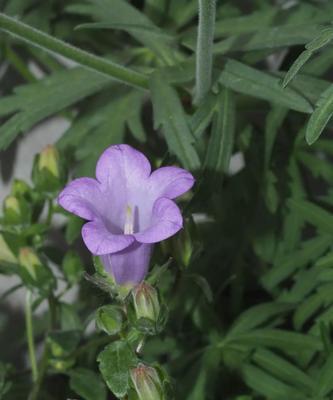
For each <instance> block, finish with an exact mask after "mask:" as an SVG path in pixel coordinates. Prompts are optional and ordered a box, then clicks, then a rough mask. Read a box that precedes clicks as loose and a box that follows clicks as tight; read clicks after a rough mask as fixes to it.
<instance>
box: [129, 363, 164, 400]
mask: <svg viewBox="0 0 333 400" xmlns="http://www.w3.org/2000/svg"><path fill="white" fill-rule="evenodd" d="M130 375H131V379H132V382H133V385H134V388H135V391H136V393H137V395H138V397H139V399H140V400H163V399H164V395H163V387H162V383H161V380H160V377H159V376H158V373H157V371H156V369H155V368H152V367H148V366H146V365H144V364H139V365H138V366H137V367H136V368H134V369H132V370H131V371H130Z"/></svg>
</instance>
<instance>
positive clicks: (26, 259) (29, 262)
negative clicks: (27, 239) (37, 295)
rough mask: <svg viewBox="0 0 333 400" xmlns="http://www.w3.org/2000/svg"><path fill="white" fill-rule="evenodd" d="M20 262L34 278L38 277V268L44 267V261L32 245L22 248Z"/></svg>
mask: <svg viewBox="0 0 333 400" xmlns="http://www.w3.org/2000/svg"><path fill="white" fill-rule="evenodd" d="M19 263H20V265H21V266H22V267H23V268H25V269H26V271H27V272H28V274H29V275H30V277H31V278H32V279H34V280H36V279H37V269H38V268H40V267H42V263H41V261H40V259H39V258H38V256H37V255H36V253H35V252H34V251H33V250H32V249H31V248H30V247H23V248H21V249H20V253H19Z"/></svg>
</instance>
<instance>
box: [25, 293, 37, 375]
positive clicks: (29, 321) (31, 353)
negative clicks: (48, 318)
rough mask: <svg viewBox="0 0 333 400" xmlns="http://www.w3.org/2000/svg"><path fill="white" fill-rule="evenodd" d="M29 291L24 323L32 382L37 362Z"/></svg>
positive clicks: (35, 373)
mask: <svg viewBox="0 0 333 400" xmlns="http://www.w3.org/2000/svg"><path fill="white" fill-rule="evenodd" d="M31 300H32V299H31V292H30V290H28V291H27V295H26V301H25V323H26V333H27V341H28V349H29V358H30V364H31V371H32V380H33V381H34V382H36V381H37V378H38V371H37V362H36V354H35V343H34V334H33V328H32V311H31Z"/></svg>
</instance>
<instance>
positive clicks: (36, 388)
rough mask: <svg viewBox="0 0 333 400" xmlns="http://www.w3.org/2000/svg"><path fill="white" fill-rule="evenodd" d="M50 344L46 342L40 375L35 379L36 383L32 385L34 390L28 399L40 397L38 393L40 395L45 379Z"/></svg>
mask: <svg viewBox="0 0 333 400" xmlns="http://www.w3.org/2000/svg"><path fill="white" fill-rule="evenodd" d="M48 352H49V349H48V346H47V344H45V348H44V352H43V355H42V358H41V360H40V363H39V375H38V378H37V380H36V381H35V384H34V385H33V387H32V390H31V392H30V394H29V397H28V400H37V399H38V395H39V391H40V388H41V385H42V382H43V379H44V375H45V373H46V370H47V364H48Z"/></svg>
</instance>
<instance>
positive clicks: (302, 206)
mask: <svg viewBox="0 0 333 400" xmlns="http://www.w3.org/2000/svg"><path fill="white" fill-rule="evenodd" d="M288 203H289V206H290V207H291V208H293V209H294V210H295V211H297V212H298V213H299V214H300V215H301V216H302V218H303V219H304V220H305V221H307V222H309V223H310V224H312V225H315V226H316V227H317V228H318V230H319V231H321V232H324V233H328V234H329V235H333V215H332V214H331V213H329V212H328V211H326V210H325V209H324V208H322V207H320V206H317V205H316V204H314V203H311V202H309V201H305V200H294V199H290V200H289V202H288Z"/></svg>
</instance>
